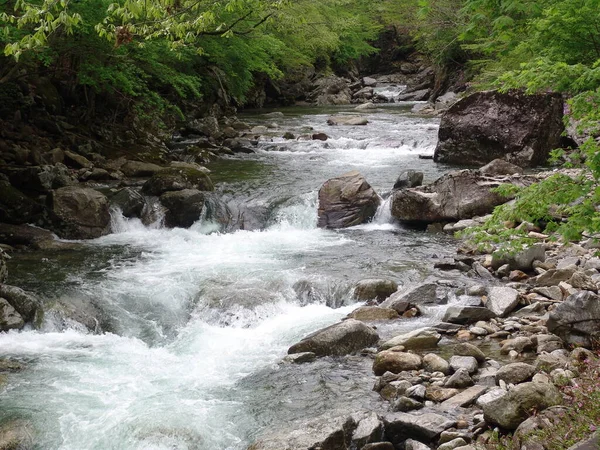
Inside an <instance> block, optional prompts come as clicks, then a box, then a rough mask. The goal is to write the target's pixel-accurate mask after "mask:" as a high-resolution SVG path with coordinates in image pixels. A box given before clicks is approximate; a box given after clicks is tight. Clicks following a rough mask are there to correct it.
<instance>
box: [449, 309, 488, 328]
mask: <svg viewBox="0 0 600 450" xmlns="http://www.w3.org/2000/svg"><path fill="white" fill-rule="evenodd" d="M494 317H496V315H495V314H494V313H493V312H492V311H490V310H489V309H488V308H484V307H481V306H461V305H452V306H449V307H448V309H447V310H446V313H445V314H444V322H450V323H458V324H467V323H473V322H477V321H479V320H489V319H492V318H494Z"/></svg>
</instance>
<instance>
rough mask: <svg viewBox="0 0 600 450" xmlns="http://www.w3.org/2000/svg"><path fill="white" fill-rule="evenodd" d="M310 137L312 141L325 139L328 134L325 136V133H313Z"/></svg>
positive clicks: (327, 137)
mask: <svg viewBox="0 0 600 450" xmlns="http://www.w3.org/2000/svg"><path fill="white" fill-rule="evenodd" d="M311 138H312V140H313V141H326V140H327V139H329V136H327V135H326V134H325V133H313V134H312V135H311Z"/></svg>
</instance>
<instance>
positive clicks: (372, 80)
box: [362, 77, 377, 87]
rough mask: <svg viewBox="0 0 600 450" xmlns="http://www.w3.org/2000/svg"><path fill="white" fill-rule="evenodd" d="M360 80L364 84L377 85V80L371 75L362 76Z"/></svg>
mask: <svg viewBox="0 0 600 450" xmlns="http://www.w3.org/2000/svg"><path fill="white" fill-rule="evenodd" d="M362 82H363V85H364V86H370V87H372V86H376V85H377V80H376V79H375V78H371V77H363V79H362Z"/></svg>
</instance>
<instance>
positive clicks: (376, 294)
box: [354, 278, 398, 302]
mask: <svg viewBox="0 0 600 450" xmlns="http://www.w3.org/2000/svg"><path fill="white" fill-rule="evenodd" d="M397 290H398V283H396V282H395V281H393V280H386V279H372V278H371V279H366V280H360V281H359V282H358V283H356V286H355V287H354V298H355V299H357V300H360V301H364V300H373V299H377V300H378V301H379V302H382V301H383V300H385V299H386V298H388V297H389V296H390V295H392V294H393V293H394V292H396V291H397Z"/></svg>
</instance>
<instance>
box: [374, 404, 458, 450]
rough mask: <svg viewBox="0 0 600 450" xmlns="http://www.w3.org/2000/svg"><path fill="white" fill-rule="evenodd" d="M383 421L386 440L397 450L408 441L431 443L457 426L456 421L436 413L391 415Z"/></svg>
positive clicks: (399, 413)
mask: <svg viewBox="0 0 600 450" xmlns="http://www.w3.org/2000/svg"><path fill="white" fill-rule="evenodd" d="M383 421H384V424H385V435H386V438H387V439H388V440H389V441H390V442H392V443H393V444H394V446H395V447H396V448H401V444H402V443H403V442H404V441H406V440H407V439H418V440H422V441H424V442H431V441H433V440H434V439H435V438H436V437H437V436H439V435H440V433H441V432H442V431H444V430H447V429H448V428H450V427H452V426H453V425H454V424H455V422H454V421H452V420H450V419H447V418H446V417H444V416H442V415H440V414H435V413H425V414H415V415H413V414H409V413H402V412H398V413H391V414H387V415H385V416H384V417H383Z"/></svg>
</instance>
